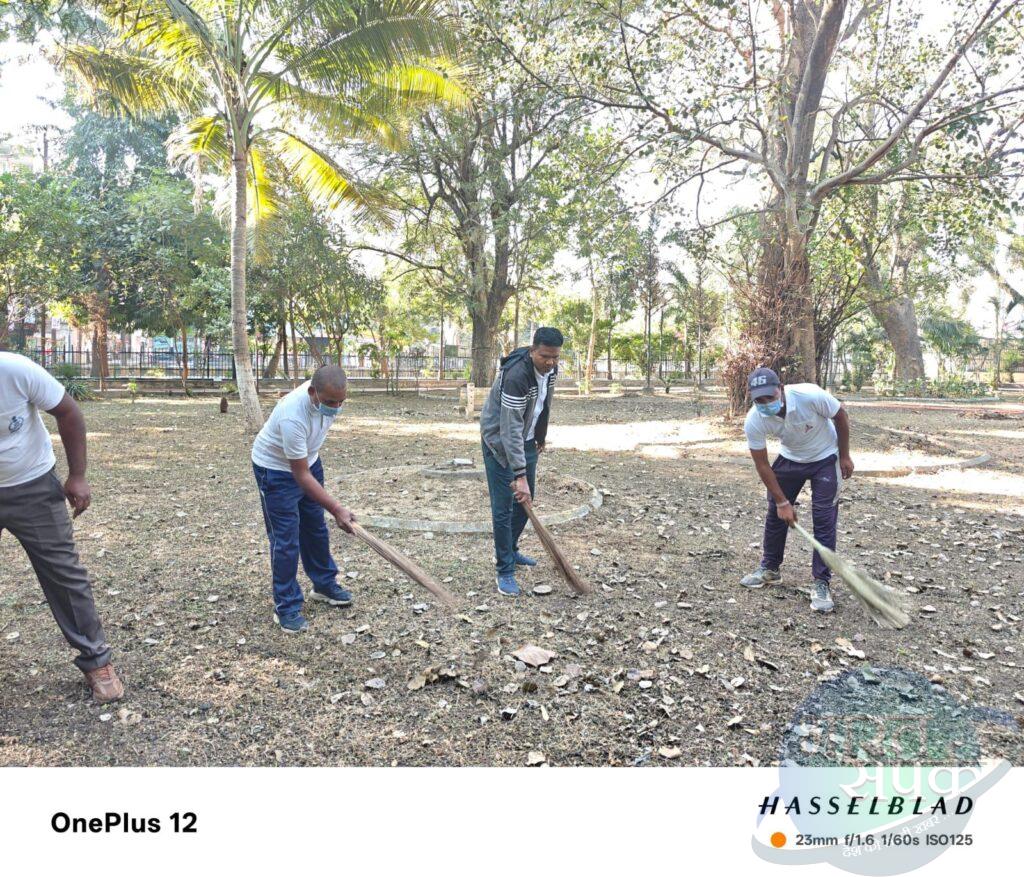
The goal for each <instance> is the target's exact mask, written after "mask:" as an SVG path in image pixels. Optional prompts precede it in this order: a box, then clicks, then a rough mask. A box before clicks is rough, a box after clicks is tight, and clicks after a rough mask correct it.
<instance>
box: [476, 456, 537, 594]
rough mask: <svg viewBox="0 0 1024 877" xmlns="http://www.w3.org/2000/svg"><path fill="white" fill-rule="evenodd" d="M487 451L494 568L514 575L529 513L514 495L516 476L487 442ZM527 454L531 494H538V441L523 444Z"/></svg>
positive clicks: (504, 573)
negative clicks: (516, 558)
mask: <svg viewBox="0 0 1024 877" xmlns="http://www.w3.org/2000/svg"><path fill="white" fill-rule="evenodd" d="M481 444H482V445H483V449H484V469H485V470H486V472H487V492H488V493H489V494H490V496H491V529H492V530H493V532H494V565H495V567H496V568H497V570H498V575H500V576H504V575H511V574H512V573H514V572H515V571H516V560H515V556H516V551H517V550H518V549H519V537H520V536H521V535H522V533H523V527H525V526H526V521H527V520H528V519H527V517H526V512H524V511H523V507H522V505H520V504H519V503H518V502H516V498H515V496H514V495H513V493H512V482H513V481H515V475H514V474H513V472H512V470H511V469H510V468H509V467H508V466H502V465H501V463H499V462H498V458H497V457H495V456H494V454H493V453H492V452H491V449H490V448H489V447H487V443H486V442H483V441H481ZM523 447H524V449H525V451H526V480H527V482H528V483H529V485H530V493H531V494H532V495H533V496H536V495H537V487H536V485H537V442H535V441H533V440H530V441H528V442H526V443H525V444H524V446H523Z"/></svg>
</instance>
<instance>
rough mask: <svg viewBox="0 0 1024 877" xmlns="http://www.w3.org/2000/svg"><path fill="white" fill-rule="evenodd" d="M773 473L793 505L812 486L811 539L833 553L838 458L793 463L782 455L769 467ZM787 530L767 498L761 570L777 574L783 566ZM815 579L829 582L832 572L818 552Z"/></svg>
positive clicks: (772, 500)
mask: <svg viewBox="0 0 1024 877" xmlns="http://www.w3.org/2000/svg"><path fill="white" fill-rule="evenodd" d="M772 471H774V472H775V478H776V479H777V480H778V482H779V487H780V488H782V492H783V493H784V494H785V495H786V499H788V500H789V501H790V502H793V503H795V502H796V498H797V496H798V495H799V494H800V491H801V490H802V489H803V486H804V485H805V484H806V483H807V482H808V481H810V482H811V519H812V520H813V522H814V538H815V539H817V540H818V541H819V542H820V543H821V544H822V545H824V546H825V547H826V548H831V549H832V550H833V551H835V548H836V523H837V522H838V521H839V485H840V483H841V482H842V476H841V474H840V472H839V462H838V457H837V456H836V455H835V454H833V455H832V456H831V457H826V458H825V459H824V460H818V461H817V462H814V463H795V462H793V461H792V460H787V459H786V458H785V457H783V456H782V455H781V454H780V455H779V456H778V457H777V458H776V459H775V462H774V463H772ZM788 532H789V527H788V526H787V525H786V523H785V522H784V521H783V520H782V519H781V518H780V517H779V516H778V514H777V512H776V507H775V499H774V498H773V497H772V495H771V494H770V493H769V494H768V515H767V516H766V517H765V521H764V555H763V556H762V558H761V566H763V567H765V568H766V569H774V570H778V569H779V567H781V566H782V555H783V554H784V553H785V551H786V535H787V533H788ZM811 572H812V573H813V574H814V578H816V579H823V580H824V581H826V582H827V581H829V580H830V579H831V578H832V570H830V569H829V568H828V567H827V566H825V561H823V560H822V559H821V557H820V556H819V555H818V552H817V551H815V552H814V557H813V558H812V560H811Z"/></svg>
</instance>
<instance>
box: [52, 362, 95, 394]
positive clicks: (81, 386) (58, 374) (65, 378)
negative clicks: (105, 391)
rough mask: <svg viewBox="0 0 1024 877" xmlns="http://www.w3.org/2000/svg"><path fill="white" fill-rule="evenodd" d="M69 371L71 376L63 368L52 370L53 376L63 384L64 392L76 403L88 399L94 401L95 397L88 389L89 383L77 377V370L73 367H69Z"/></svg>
mask: <svg viewBox="0 0 1024 877" xmlns="http://www.w3.org/2000/svg"><path fill="white" fill-rule="evenodd" d="M71 369H72V373H71V374H68V373H67V371H66V369H65V368H64V367H61V368H58V369H56V370H54V375H53V376H54V377H55V378H56V379H57V380H58V381H60V383H61V384H63V386H64V392H65V393H67V394H68V395H69V396H70V397H71V398H72V399H74V400H75V401H76V402H87V401H88V400H89V399H94V398H95V396H94V394H93V392H92V389H91V388H90V387H89V382H88V381H87V380H85V378H83V377H80V376H79V374H78V369H76V368H75V367H74V366H71Z"/></svg>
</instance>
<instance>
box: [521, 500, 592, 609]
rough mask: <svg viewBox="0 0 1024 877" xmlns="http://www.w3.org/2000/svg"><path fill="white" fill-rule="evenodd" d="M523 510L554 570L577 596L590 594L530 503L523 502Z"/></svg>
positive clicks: (589, 590)
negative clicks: (553, 565)
mask: <svg viewBox="0 0 1024 877" xmlns="http://www.w3.org/2000/svg"><path fill="white" fill-rule="evenodd" d="M522 505H523V510H524V511H525V512H526V515H527V517H529V519H530V523H531V524H533V529H534V531H535V532H536V534H537V536H538V538H539V539H540V543H541V545H543V546H544V548H545V550H546V551H547V553H548V555H550V557H551V559H552V560H553V561H554V564H555V568H556V569H557V570H558V571H559V572H560V573H561V574H562V578H564V579H565V580H566V581H567V582H568V583H569V585H570V587H572V589H573V590H574V591H575V592H576V593H577V594H590V593H593V590H594V589H593V588H592V587H591V586H590V585H589V584H588V583H587V582H585V581H583V579H581V578H580V577H579V575H577V573H576V570H574V569H573V568H572V564H571V563H569V560H568V558H566V556H565V555H564V554H563V553H562V549H561V548H559V547H558V545H556V544H555V539H554V537H553V536H552V535H551V531H550V530H548V528H547V527H545V526H544V525H543V524H542V523H541V522H540V518H538V517H537V513H536V512H535V511H534V510H533V503H532V502H524V503H523V504H522Z"/></svg>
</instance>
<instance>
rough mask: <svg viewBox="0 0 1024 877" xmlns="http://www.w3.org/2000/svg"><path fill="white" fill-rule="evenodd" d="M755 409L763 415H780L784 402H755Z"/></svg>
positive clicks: (778, 400)
mask: <svg viewBox="0 0 1024 877" xmlns="http://www.w3.org/2000/svg"><path fill="white" fill-rule="evenodd" d="M754 407H755V408H756V409H757V410H758V411H759V412H760V413H761V414H769V415H770V414H778V413H779V412H780V411H781V410H782V400H781V399H776V400H775V401H774V402H755V403H754Z"/></svg>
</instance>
